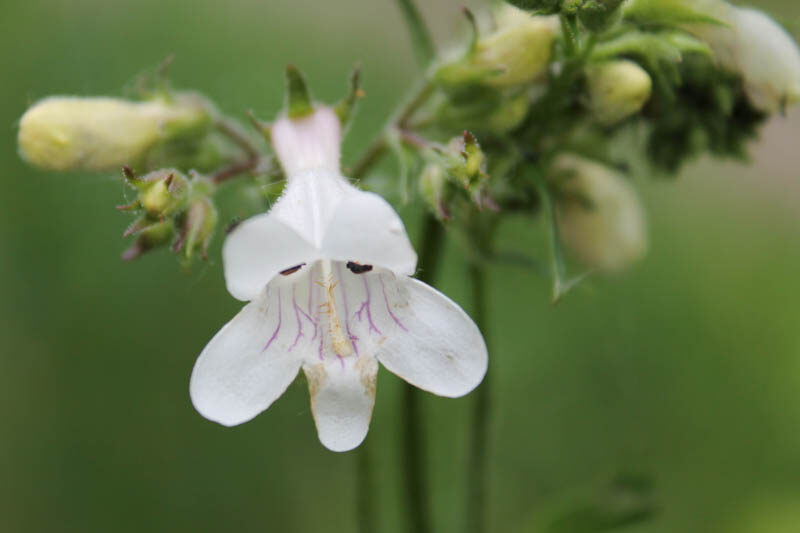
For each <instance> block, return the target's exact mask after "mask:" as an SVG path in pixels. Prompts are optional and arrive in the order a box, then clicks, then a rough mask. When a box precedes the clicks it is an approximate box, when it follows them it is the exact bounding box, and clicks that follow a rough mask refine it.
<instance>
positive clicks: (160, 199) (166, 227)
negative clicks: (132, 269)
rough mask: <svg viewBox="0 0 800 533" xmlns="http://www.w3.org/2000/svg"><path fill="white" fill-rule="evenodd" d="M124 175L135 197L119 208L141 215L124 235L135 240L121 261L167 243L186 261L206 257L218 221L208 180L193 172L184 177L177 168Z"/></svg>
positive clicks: (126, 173) (136, 256) (128, 172)
mask: <svg viewBox="0 0 800 533" xmlns="http://www.w3.org/2000/svg"><path fill="white" fill-rule="evenodd" d="M123 172H124V175H125V178H126V179H127V181H128V183H129V184H130V185H132V186H133V188H134V189H135V190H136V191H137V197H136V200H134V201H133V202H132V203H130V204H128V205H123V206H118V209H120V210H125V211H136V212H139V213H140V215H139V217H138V218H137V219H136V220H135V221H134V222H133V223H132V224H131V225H130V226H129V227H128V229H127V230H125V233H124V234H123V236H125V237H128V236H135V237H136V240H135V241H134V243H133V245H131V247H130V248H128V249H127V250H126V251H125V252H123V254H122V257H123V259H125V260H132V259H136V258H138V257H139V256H141V255H142V254H143V253H145V252H148V251H150V250H153V249H155V248H160V247H163V246H167V245H169V244H172V247H173V250H174V251H175V252H176V253H180V254H181V255H182V257H183V258H184V260H185V261H187V262H188V261H191V259H192V258H193V256H194V255H195V254H196V253H197V252H200V253H201V254H202V256H203V258H205V257H206V250H207V249H208V244H209V242H210V241H211V238H212V236H213V234H214V229H215V228H216V225H217V218H218V217H217V211H216V208H215V207H214V204H213V202H212V201H211V198H210V196H211V194H212V193H213V184H212V183H211V182H210V181H209V180H208V178H205V177H203V176H200V175H199V174H196V173H193V174H192V175H191V177H187V176H185V175H184V174H183V173H182V172H181V171H179V170H177V169H161V170H156V171H153V172H150V173H149V174H146V175H144V176H141V177H139V176H136V175H135V174H134V172H133V171H132V170H131V169H130V167H125V169H124V171H123Z"/></svg>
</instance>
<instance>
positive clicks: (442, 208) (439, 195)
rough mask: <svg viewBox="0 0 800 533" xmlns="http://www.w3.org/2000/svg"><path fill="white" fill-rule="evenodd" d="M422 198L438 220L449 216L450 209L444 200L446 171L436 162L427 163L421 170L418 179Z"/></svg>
mask: <svg viewBox="0 0 800 533" xmlns="http://www.w3.org/2000/svg"><path fill="white" fill-rule="evenodd" d="M419 188H420V193H421V194H422V199H423V200H424V201H425V203H426V204H428V207H429V208H430V209H431V211H433V212H434V213H435V214H436V217H437V218H438V219H439V220H447V219H449V218H450V211H449V209H448V208H447V205H446V202H445V194H446V191H447V172H446V171H445V169H444V168H443V167H442V166H441V165H439V164H436V163H429V164H427V165H426V166H425V168H424V169H423V171H422V176H421V177H420V181H419Z"/></svg>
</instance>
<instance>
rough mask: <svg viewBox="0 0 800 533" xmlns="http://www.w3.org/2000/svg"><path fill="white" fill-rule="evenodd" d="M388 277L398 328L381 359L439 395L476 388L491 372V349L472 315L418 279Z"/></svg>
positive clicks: (385, 344) (387, 289)
mask: <svg viewBox="0 0 800 533" xmlns="http://www.w3.org/2000/svg"><path fill="white" fill-rule="evenodd" d="M383 279H384V280H386V281H385V282H384V285H383V295H382V296H383V297H384V299H385V300H386V303H387V309H389V308H391V318H392V320H393V321H395V322H396V323H397V326H398V327H397V328H395V330H394V331H393V332H392V333H391V334H389V335H386V338H385V340H384V341H383V342H382V343H380V344H379V345H378V348H377V350H378V353H377V356H378V360H379V361H380V362H381V363H382V364H383V365H384V366H385V367H386V368H387V369H388V370H389V371H391V372H393V373H394V374H397V375H398V376H400V377H401V378H403V379H404V380H406V381H408V382H409V383H411V384H412V385H415V386H417V387H419V388H420V389H424V390H426V391H429V392H432V393H434V394H438V395H439V396H449V397H457V396H463V395H464V394H467V393H468V392H470V391H471V390H472V389H474V388H475V387H477V386H478V384H479V383H480V382H481V381H482V380H483V377H484V375H486V369H487V366H488V353H487V350H486V343H485V342H484V340H483V336H482V335H481V332H480V331H479V330H478V327H477V326H476V325H475V323H474V322H473V321H472V319H471V318H470V317H469V316H468V315H467V314H466V313H465V312H464V311H463V310H462V309H461V308H460V307H459V306H458V305H457V304H456V303H455V302H453V301H452V300H450V299H449V298H448V297H447V296H445V295H444V294H442V293H440V292H439V291H437V290H436V289H434V288H433V287H430V286H428V285H426V284H424V283H422V282H421V281H419V280H416V279H414V278H408V277H398V278H397V279H396V281H395V282H394V283H390V282H389V280H388V279H387V277H386V276H385V275H384V278H383ZM378 327H381V326H380V325H379V326H378ZM384 327H385V326H384Z"/></svg>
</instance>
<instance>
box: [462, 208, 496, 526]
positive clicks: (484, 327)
mask: <svg viewBox="0 0 800 533" xmlns="http://www.w3.org/2000/svg"><path fill="white" fill-rule="evenodd" d="M493 222H494V221H491V220H489V221H487V220H485V219H484V227H480V226H479V227H477V228H475V229H474V230H473V232H472V234H473V237H474V239H475V242H474V243H473V244H474V245H475V246H476V247H477V248H478V249H479V251H480V253H479V254H478V256H479V257H480V256H486V255H489V254H491V238H492V234H493V228H494V223H493ZM468 276H469V283H470V288H471V292H472V318H473V319H474V320H475V324H476V325H477V326H478V329H480V331H481V333H482V334H483V338H484V340H485V341H486V344H487V346H488V345H489V341H490V336H489V325H488V313H487V305H488V304H487V290H486V289H487V283H488V282H487V269H486V263H485V262H483V261H475V260H472V261H470V263H469V267H468ZM491 390H492V389H491V373H487V375H486V377H484V378H483V382H482V383H481V384H480V386H479V387H478V388H477V390H476V391H475V392H474V393H473V396H474V399H473V402H474V403H473V405H472V427H471V432H470V440H469V443H470V448H469V457H468V465H469V467H468V470H467V491H468V492H467V509H466V517H467V524H466V531H467V532H468V533H484V532H485V531H487V520H486V516H487V512H486V511H487V508H488V505H487V502H488V492H489V489H488V481H489V480H488V464H487V460H488V452H487V450H488V447H489V441H490V439H489V409H490V404H491Z"/></svg>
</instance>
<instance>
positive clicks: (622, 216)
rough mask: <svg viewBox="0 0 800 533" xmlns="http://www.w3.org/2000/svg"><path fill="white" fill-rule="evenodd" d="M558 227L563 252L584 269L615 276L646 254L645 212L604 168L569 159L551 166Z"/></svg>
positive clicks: (621, 182)
mask: <svg viewBox="0 0 800 533" xmlns="http://www.w3.org/2000/svg"><path fill="white" fill-rule="evenodd" d="M554 169H555V170H556V178H557V179H558V180H559V181H558V189H559V198H558V203H557V206H556V207H557V215H558V225H559V230H560V232H561V237H562V239H563V242H564V244H565V245H566V247H567V248H568V249H569V250H570V251H572V252H573V253H574V254H575V256H576V257H577V258H578V259H579V260H580V261H581V262H583V263H584V264H585V265H586V266H587V267H589V268H592V269H597V270H601V271H604V272H618V271H621V270H624V269H625V268H626V267H628V266H630V265H631V264H632V263H634V262H636V261H637V260H639V259H641V258H642V257H643V256H644V255H645V253H646V252H647V228H646V222H645V216H644V211H643V209H642V206H641V204H640V202H639V198H638V196H637V195H636V192H635V191H634V189H633V187H631V185H630V184H629V183H628V182H627V181H626V180H625V178H623V177H622V176H620V175H618V174H617V173H616V172H614V171H612V170H611V169H609V168H608V167H605V166H603V165H600V164H598V163H593V162H590V161H587V160H584V159H580V158H578V157H573V156H562V157H561V158H560V159H559V160H558V161H556V163H555V165H554Z"/></svg>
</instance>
